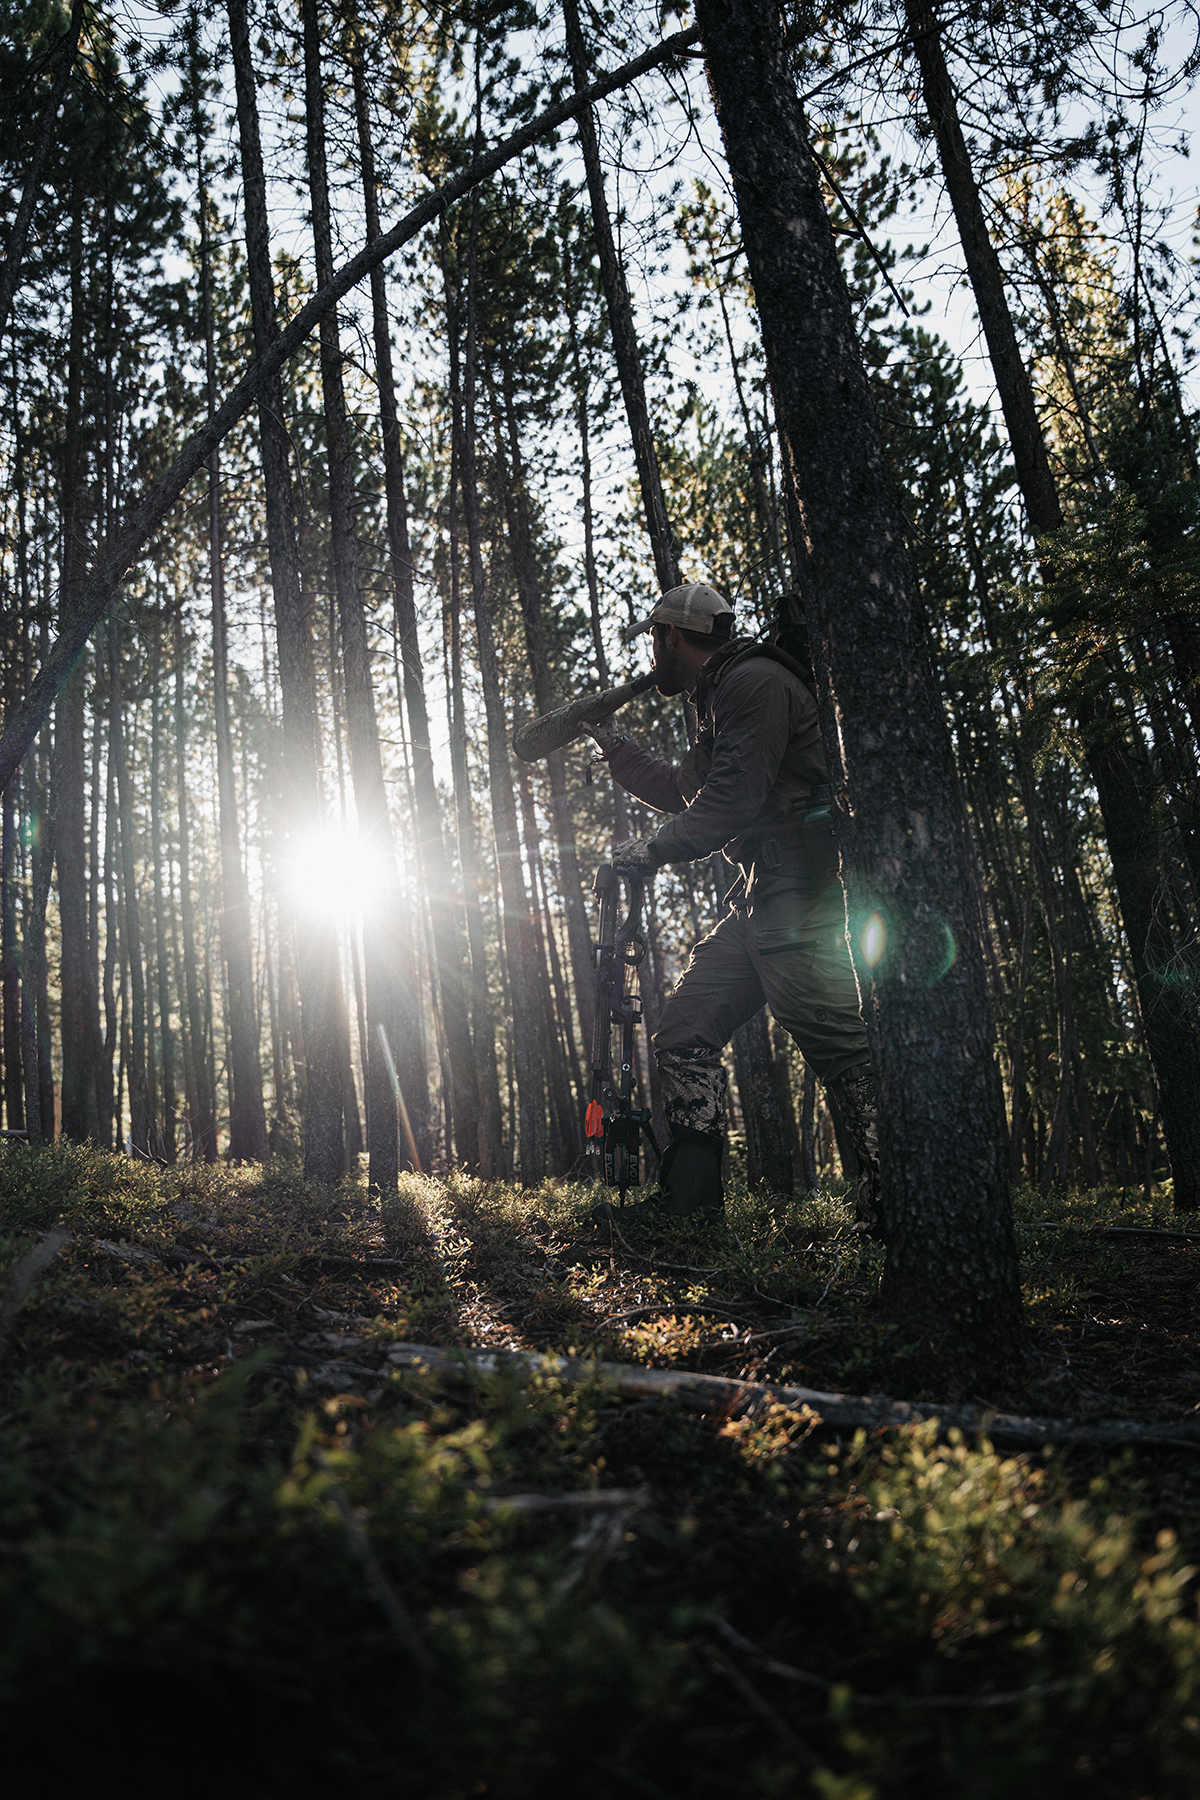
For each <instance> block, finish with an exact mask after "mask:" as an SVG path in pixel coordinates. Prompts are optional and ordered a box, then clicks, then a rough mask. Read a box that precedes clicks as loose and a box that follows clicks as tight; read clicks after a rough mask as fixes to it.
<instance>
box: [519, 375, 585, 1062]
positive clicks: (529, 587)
mask: <svg viewBox="0 0 1200 1800" xmlns="http://www.w3.org/2000/svg"><path fill="white" fill-rule="evenodd" d="M501 380H502V385H503V411H504V425H505V426H506V428H507V440H508V442H507V451H508V454H507V457H506V456H505V453H504V452H505V445H504V442H503V440H502V439H501V435H500V432H501V420H500V418H499V417H497V418H496V454H497V464H498V467H499V473H500V479H501V482H502V484H503V488H504V508H505V518H506V523H507V526H508V542H509V550H510V552H511V555H512V563H513V573H514V575H515V576H516V581H517V598H518V600H519V601H520V606H521V618H522V621H523V623H524V627H525V648H526V651H527V652H528V655H529V668H530V673H531V674H532V676H533V696H534V701H535V703H536V705H537V710H538V712H539V713H547V712H549V711H550V710H551V708H552V707H553V705H554V690H553V688H552V686H551V682H550V657H549V653H548V651H547V648H546V629H545V624H544V621H543V617H542V596H541V591H540V585H539V581H538V571H537V557H536V555H535V552H534V543H533V521H532V519H531V517H530V510H529V487H528V483H527V481H526V476H525V463H524V458H523V457H522V454H521V439H520V435H519V433H518V430H517V418H516V408H515V405H514V402H513V394H512V378H511V371H510V370H509V369H508V368H507V367H506V368H505V369H504V370H503V371H502V375H501ZM506 462H507V464H508V467H507V468H506V467H505V463H506ZM546 771H547V777H548V780H549V786H550V816H551V818H552V819H553V821H554V841H555V849H556V851H557V853H558V875H559V892H560V893H561V894H562V897H563V902H564V905H565V907H566V913H567V943H568V945H569V947H570V952H571V973H572V976H573V977H574V982H575V1003H576V1006H577V1007H578V1009H579V1017H580V1022H581V1028H582V1031H583V1041H584V1043H585V1044H587V1043H590V1042H591V1036H592V1016H593V1013H594V1011H595V1003H594V996H593V993H592V989H593V986H594V980H595V977H594V970H593V967H592V942H591V932H590V931H589V929H588V921H587V911H586V908H585V907H584V903H583V884H582V883H581V881H580V879H579V852H578V849H577V847H576V843H575V822H574V820H573V819H572V817H571V803H570V800H569V799H568V797H567V769H566V758H565V756H564V755H563V753H562V752H561V751H558V752H556V753H555V754H554V755H553V756H551V757H549V758H548V759H547V763H546Z"/></svg>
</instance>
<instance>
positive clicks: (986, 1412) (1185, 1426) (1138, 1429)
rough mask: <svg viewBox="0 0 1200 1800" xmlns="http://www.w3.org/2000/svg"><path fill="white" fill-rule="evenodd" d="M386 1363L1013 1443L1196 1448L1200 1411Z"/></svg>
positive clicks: (562, 1360)
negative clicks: (967, 1402) (1177, 1414)
mask: <svg viewBox="0 0 1200 1800" xmlns="http://www.w3.org/2000/svg"><path fill="white" fill-rule="evenodd" d="M386 1360H387V1364H388V1365H389V1366H390V1367H391V1368H393V1369H415V1370H421V1371H424V1372H428V1373H429V1374H433V1375H454V1374H461V1373H462V1372H463V1371H464V1370H467V1369H472V1370H475V1371H477V1372H478V1373H480V1374H485V1375H493V1374H496V1373H498V1372H499V1371H500V1370H502V1369H521V1370H524V1371H525V1372H527V1373H528V1374H530V1375H545V1376H550V1377H552V1378H553V1379H554V1380H557V1381H567V1382H572V1381H595V1380H597V1379H599V1380H601V1381H606V1382H610V1383H611V1384H612V1385H613V1386H614V1387H615V1388H616V1390H617V1392H618V1393H619V1394H621V1395H622V1396H623V1397H624V1398H626V1399H630V1400H634V1399H637V1400H644V1399H657V1400H673V1401H675V1402H676V1403H677V1404H678V1405H680V1406H684V1407H687V1409H688V1410H689V1411H690V1412H700V1413H719V1414H721V1415H723V1416H724V1417H726V1418H733V1417H735V1416H736V1415H739V1414H744V1413H754V1412H758V1411H761V1410H762V1409H763V1408H764V1407H767V1406H771V1405H780V1406H790V1407H794V1408H795V1409H796V1410H797V1411H804V1410H807V1411H808V1412H810V1413H812V1414H814V1415H815V1418H816V1420H817V1421H818V1422H819V1423H821V1424H823V1425H828V1426H831V1427H832V1428H833V1429H834V1430H835V1431H858V1430H860V1429H861V1430H864V1431H896V1430H899V1429H902V1428H903V1427H905V1426H911V1425H920V1424H923V1423H924V1422H925V1421H926V1420H928V1419H936V1420H937V1421H938V1424H939V1427H940V1429H941V1430H942V1431H943V1432H946V1431H951V1430H958V1431H961V1432H962V1433H963V1435H964V1436H965V1437H976V1436H980V1435H982V1436H984V1437H986V1438H987V1439H988V1440H989V1442H991V1443H993V1444H996V1445H998V1446H1002V1447H1004V1448H1006V1449H1014V1450H1041V1449H1043V1448H1045V1447H1047V1446H1055V1447H1060V1446H1064V1445H1070V1444H1077V1445H1080V1446H1081V1447H1083V1448H1085V1449H1089V1450H1110V1449H1111V1450H1116V1449H1121V1448H1123V1447H1124V1446H1126V1445H1134V1446H1142V1447H1143V1448H1149V1449H1171V1450H1191V1451H1200V1418H1192V1419H1178V1420H1176V1419H1161V1420H1157V1419H1156V1420H1141V1419H1071V1418H1067V1419H1034V1418H1024V1417H1022V1416H1021V1415H1020V1414H1018V1413H1006V1412H994V1411H992V1410H991V1409H990V1408H988V1407H974V1406H949V1405H947V1406H942V1405H938V1404H937V1403H936V1402H933V1401H909V1400H893V1399H891V1398H890V1397H889V1396H888V1395H887V1394H825V1393H822V1392H821V1391H820V1390H819V1389H817V1388H805V1387H785V1386H783V1385H782V1384H779V1385H775V1384H774V1383H770V1382H759V1381H737V1380H733V1379H731V1378H730V1377H729V1376H727V1375H701V1374H697V1373H696V1372H695V1371H694V1370H691V1369H647V1368H643V1367H641V1365H640V1364H637V1363H603V1362H591V1361H588V1360H586V1359H584V1358H582V1357H566V1356H546V1355H543V1354H541V1353H540V1352H538V1351H533V1350H473V1349H467V1348H462V1349H453V1350H439V1349H435V1348H434V1347H433V1346H432V1345H430V1344H393V1345H392V1347H391V1349H390V1350H389V1351H388V1353H387V1359H386Z"/></svg>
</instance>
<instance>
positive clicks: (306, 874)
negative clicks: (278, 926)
mask: <svg viewBox="0 0 1200 1800" xmlns="http://www.w3.org/2000/svg"><path fill="white" fill-rule="evenodd" d="M289 873H290V876H291V886H292V891H293V895H294V897H295V900H296V903H297V905H298V906H300V907H302V908H303V909H304V910H305V911H306V912H309V913H312V914H315V915H317V916H319V917H321V918H326V919H337V920H347V919H356V918H361V917H363V916H364V915H366V914H368V913H370V912H371V911H372V909H373V908H374V907H375V906H376V905H377V903H378V901H379V898H380V895H381V894H382V892H383V868H382V866H381V864H380V861H379V858H378V856H377V855H376V854H375V852H374V851H373V850H372V849H371V847H370V845H369V844H368V843H367V841H366V840H365V839H364V838H363V837H361V836H360V835H359V833H358V832H357V831H355V830H354V829H353V828H347V829H344V828H343V827H341V826H340V825H331V826H328V827H326V828H325V829H324V830H322V831H320V832H318V833H316V834H315V835H314V836H312V837H311V838H308V839H306V840H305V842H304V843H303V844H300V845H297V847H296V848H295V850H294V851H293V852H292V855H291V857H290V858H289Z"/></svg>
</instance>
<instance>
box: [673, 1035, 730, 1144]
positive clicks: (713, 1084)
mask: <svg viewBox="0 0 1200 1800" xmlns="http://www.w3.org/2000/svg"><path fill="white" fill-rule="evenodd" d="M655 1057H656V1060H657V1062H658V1074H659V1082H660V1086H661V1092H662V1107H663V1115H664V1117H665V1118H666V1121H667V1124H668V1125H669V1126H670V1127H671V1130H672V1132H674V1131H678V1130H685V1131H702V1132H706V1133H713V1132H723V1131H724V1129H725V1092H726V1089H727V1087H728V1085H729V1077H728V1075H727V1073H726V1071H725V1064H724V1063H723V1062H722V1060H721V1052H720V1051H719V1050H714V1049H710V1048H709V1047H708V1046H707V1045H693V1046H691V1047H689V1048H683V1049H677V1050H672V1049H660V1048H659V1047H658V1039H657V1037H656V1039H655Z"/></svg>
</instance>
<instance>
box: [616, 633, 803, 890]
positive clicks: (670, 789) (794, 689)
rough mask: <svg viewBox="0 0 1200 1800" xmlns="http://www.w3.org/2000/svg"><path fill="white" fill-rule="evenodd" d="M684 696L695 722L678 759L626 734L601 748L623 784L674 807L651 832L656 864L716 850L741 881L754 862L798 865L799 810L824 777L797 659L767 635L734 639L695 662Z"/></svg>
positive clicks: (664, 807) (795, 868)
mask: <svg viewBox="0 0 1200 1800" xmlns="http://www.w3.org/2000/svg"><path fill="white" fill-rule="evenodd" d="M693 698H694V700H695V705H696V712H697V715H698V721H699V729H698V730H697V733H696V741H695V743H694V744H693V745H692V747H691V749H690V750H689V751H688V752H687V755H686V756H685V757H684V758H683V760H682V761H681V762H680V763H679V765H678V767H673V766H672V765H671V764H670V763H668V762H666V761H664V760H663V759H662V758H661V757H656V756H652V755H651V754H650V752H649V751H647V750H642V749H640V748H639V747H638V746H637V745H636V744H634V743H632V742H631V741H622V742H621V743H618V744H616V745H614V747H613V749H612V750H611V751H610V752H609V755H608V762H609V766H610V768H611V769H612V772H613V774H614V775H615V777H616V779H617V780H618V781H619V782H620V784H621V786H622V787H623V788H625V789H627V790H628V792H629V793H631V794H633V795H634V796H635V797H636V798H637V799H639V800H643V801H645V803H646V805H647V806H652V807H654V808H655V810H656V811H658V812H667V813H674V814H676V817H675V818H673V819H671V820H669V821H668V823H667V824H665V825H664V826H662V827H661V829H660V830H659V831H658V832H656V833H655V835H654V837H653V838H651V840H650V854H651V857H652V859H653V861H654V863H655V865H656V866H659V865H661V864H663V863H674V862H691V861H693V860H694V859H695V858H697V857H702V856H709V855H711V853H712V852H713V851H714V850H724V852H725V855H726V857H727V858H728V860H729V861H730V862H732V863H740V864H741V866H742V870H743V873H744V875H745V876H746V877H747V880H748V881H749V879H750V877H751V871H752V869H753V868H754V866H755V864H756V863H757V864H759V866H760V868H761V867H762V865H763V864H764V863H765V865H766V866H767V867H769V868H772V869H777V870H780V872H787V873H792V872H794V873H796V874H800V873H802V870H803V855H804V851H803V836H804V834H803V828H802V821H803V816H804V813H805V811H806V810H807V807H808V805H809V803H810V802H811V799H812V796H813V793H814V791H815V790H817V789H819V788H821V787H823V786H824V784H825V783H826V782H827V781H828V779H829V778H828V776H827V774H826V772H825V756H824V752H823V750H822V746H821V732H820V727H819V725H818V723H817V703H816V701H815V700H814V699H813V696H812V694H811V693H810V691H809V689H808V688H807V687H806V686H805V684H804V682H803V680H802V679H801V674H800V667H799V665H798V664H797V663H795V662H794V661H793V660H792V658H791V657H790V656H788V655H786V654H785V652H783V651H781V650H777V649H775V647H774V646H773V645H770V644H761V643H758V642H757V641H755V640H754V639H746V638H741V639H734V640H733V641H732V642H731V643H730V644H728V645H727V646H724V647H723V648H722V649H720V650H718V651H717V652H716V654H715V655H714V656H711V657H710V658H709V659H708V661H707V662H706V663H705V664H704V667H703V668H702V670H701V671H700V678H699V681H698V682H697V684H696V691H695V694H694V696H693ZM764 845H766V846H767V854H766V855H765V856H764V853H763V852H764Z"/></svg>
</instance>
